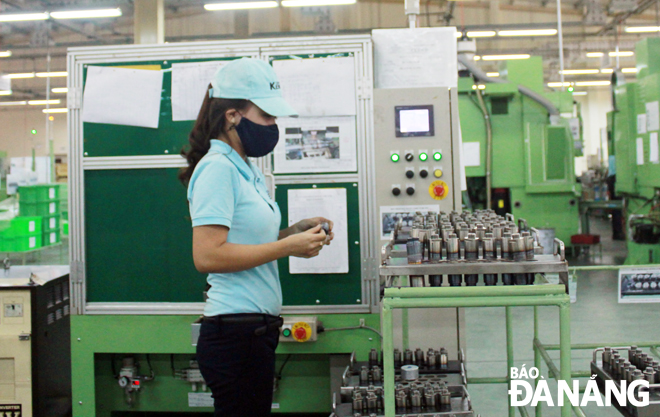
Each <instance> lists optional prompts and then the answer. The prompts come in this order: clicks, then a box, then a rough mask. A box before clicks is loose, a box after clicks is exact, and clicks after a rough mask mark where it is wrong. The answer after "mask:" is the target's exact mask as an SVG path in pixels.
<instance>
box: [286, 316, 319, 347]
mask: <svg viewBox="0 0 660 417" xmlns="http://www.w3.org/2000/svg"><path fill="white" fill-rule="evenodd" d="M283 319H284V323H283V324H282V330H281V331H280V342H300V343H304V342H315V341H316V340H317V328H318V319H317V317H316V316H306V317H302V316H291V317H283Z"/></svg>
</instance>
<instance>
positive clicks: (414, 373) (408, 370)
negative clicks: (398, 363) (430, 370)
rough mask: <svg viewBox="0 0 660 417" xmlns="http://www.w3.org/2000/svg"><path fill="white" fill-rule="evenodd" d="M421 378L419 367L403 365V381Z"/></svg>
mask: <svg viewBox="0 0 660 417" xmlns="http://www.w3.org/2000/svg"><path fill="white" fill-rule="evenodd" d="M417 378H419V367H418V366H417V365H403V366H402V367H401V379H404V380H406V381H414V380H416V379H417Z"/></svg>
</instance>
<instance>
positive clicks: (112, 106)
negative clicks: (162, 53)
mask: <svg viewBox="0 0 660 417" xmlns="http://www.w3.org/2000/svg"><path fill="white" fill-rule="evenodd" d="M162 89H163V72H162V71H150V70H142V69H129V68H112V67H94V66H90V67H89V68H88V69H87V83H86V84H85V93H84V95H83V112H82V118H83V122H91V123H106V124H112V125H126V126H139V127H150V128H153V129H158V120H159V116H160V97H161V91H162Z"/></svg>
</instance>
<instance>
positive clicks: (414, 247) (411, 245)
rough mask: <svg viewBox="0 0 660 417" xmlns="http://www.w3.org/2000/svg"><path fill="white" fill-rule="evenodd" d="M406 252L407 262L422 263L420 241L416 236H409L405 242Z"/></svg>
mask: <svg viewBox="0 0 660 417" xmlns="http://www.w3.org/2000/svg"><path fill="white" fill-rule="evenodd" d="M406 252H407V254H408V263H409V264H414V265H416V264H421V263H422V243H421V242H420V241H419V239H418V238H410V239H408V242H406Z"/></svg>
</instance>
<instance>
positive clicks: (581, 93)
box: [573, 91, 587, 96]
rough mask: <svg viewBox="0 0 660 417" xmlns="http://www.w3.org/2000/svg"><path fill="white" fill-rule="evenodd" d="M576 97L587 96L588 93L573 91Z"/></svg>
mask: <svg viewBox="0 0 660 417" xmlns="http://www.w3.org/2000/svg"><path fill="white" fill-rule="evenodd" d="M573 95H574V96H586V95H587V92H586V91H573Z"/></svg>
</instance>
